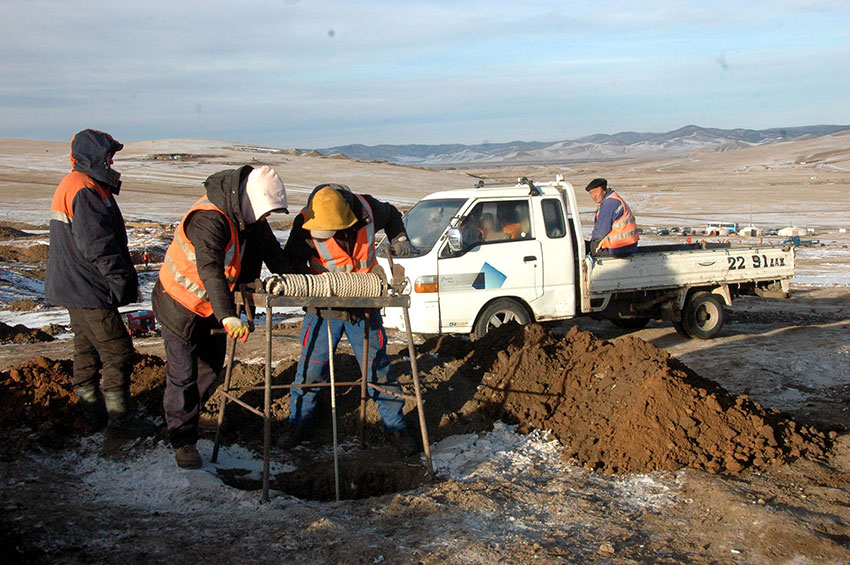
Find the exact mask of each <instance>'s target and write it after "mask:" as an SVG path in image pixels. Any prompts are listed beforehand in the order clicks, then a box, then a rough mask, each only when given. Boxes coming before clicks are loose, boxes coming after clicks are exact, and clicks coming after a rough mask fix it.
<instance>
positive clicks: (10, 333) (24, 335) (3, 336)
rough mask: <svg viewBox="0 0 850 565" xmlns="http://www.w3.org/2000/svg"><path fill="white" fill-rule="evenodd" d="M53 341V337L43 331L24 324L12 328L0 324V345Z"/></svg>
mask: <svg viewBox="0 0 850 565" xmlns="http://www.w3.org/2000/svg"><path fill="white" fill-rule="evenodd" d="M39 341H53V336H52V335H50V334H49V333H46V332H43V331H41V330H33V329H30V328H28V327H26V326H24V325H23V324H18V325H15V326H10V325H9V324H5V323H3V322H0V343H36V342H39Z"/></svg>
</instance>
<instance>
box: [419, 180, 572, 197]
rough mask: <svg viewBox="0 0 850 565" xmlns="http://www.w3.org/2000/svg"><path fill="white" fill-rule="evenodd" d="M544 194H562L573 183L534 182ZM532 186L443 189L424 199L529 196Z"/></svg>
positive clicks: (515, 185)
mask: <svg viewBox="0 0 850 565" xmlns="http://www.w3.org/2000/svg"><path fill="white" fill-rule="evenodd" d="M534 186H535V187H537V188H538V189H539V190H540V192H541V193H542V195H544V196H560V195H561V191H562V190H565V189H566V188H567V187H569V188H570V189H572V185H571V184H570V183H568V182H566V181H560V182H557V181H556V182H544V183H540V184H537V183H534ZM559 187H560V188H559ZM529 191H530V188H529V186H528V185H527V184H519V183H518V184H514V185H501V186H484V187H481V188H459V189H454V190H441V191H439V192H433V193H431V194H429V195H428V196H425V197H424V198H422V200H438V199H444V198H462V199H464V200H469V199H471V198H501V197H504V198H516V197H517V196H528V194H529Z"/></svg>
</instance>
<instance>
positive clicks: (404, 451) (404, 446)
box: [390, 428, 419, 457]
mask: <svg viewBox="0 0 850 565" xmlns="http://www.w3.org/2000/svg"><path fill="white" fill-rule="evenodd" d="M390 441H391V442H392V444H393V447H395V448H396V451H398V453H399V455H401V456H402V457H410V456H411V455H413V454H415V453H419V447H418V446H417V445H416V440H415V439H413V436H411V435H410V432H408V431H407V428H405V429H403V430H397V431H395V432H391V433H390Z"/></svg>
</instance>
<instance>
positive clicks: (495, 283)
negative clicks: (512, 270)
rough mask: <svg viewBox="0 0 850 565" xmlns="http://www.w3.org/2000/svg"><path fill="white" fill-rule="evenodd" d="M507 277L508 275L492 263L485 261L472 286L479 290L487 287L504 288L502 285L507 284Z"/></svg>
mask: <svg viewBox="0 0 850 565" xmlns="http://www.w3.org/2000/svg"><path fill="white" fill-rule="evenodd" d="M507 278H508V277H507V275H505V274H504V273H503V272H501V271H500V270H499V269H497V268H496V267H494V266H493V265H491V264H490V263H484V265H482V267H481V271H479V273H478V276H477V277H475V282H473V283H472V288H476V289H479V290H480V289H486V288H502V285H503V284H505V279H507Z"/></svg>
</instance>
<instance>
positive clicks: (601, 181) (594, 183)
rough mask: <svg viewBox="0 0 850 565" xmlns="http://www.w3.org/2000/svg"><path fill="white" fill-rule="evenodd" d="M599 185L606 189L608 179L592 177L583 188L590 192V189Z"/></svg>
mask: <svg viewBox="0 0 850 565" xmlns="http://www.w3.org/2000/svg"><path fill="white" fill-rule="evenodd" d="M600 186H601V187H602V188H604V189H606V190H607V188H608V181H607V180H605V179H593V180H592V181H590V182H589V183H588V184H587V186H586V187H584V189H585V190H586V191H588V192H590V191H591V190H593V189H594V188H599V187H600Z"/></svg>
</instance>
